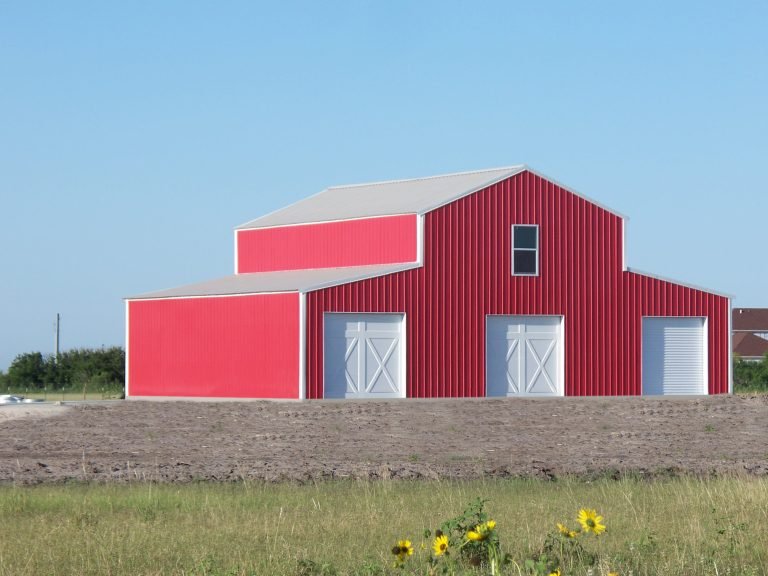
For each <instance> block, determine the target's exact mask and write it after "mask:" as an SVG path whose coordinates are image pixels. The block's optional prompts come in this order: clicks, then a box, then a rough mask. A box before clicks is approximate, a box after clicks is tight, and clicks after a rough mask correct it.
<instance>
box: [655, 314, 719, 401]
mask: <svg viewBox="0 0 768 576" xmlns="http://www.w3.org/2000/svg"><path fill="white" fill-rule="evenodd" d="M674 319H683V320H691V319H696V320H701V321H702V322H701V354H702V356H701V363H702V369H701V379H702V383H701V391H700V392H699V393H698V394H685V396H709V318H708V317H707V316H696V315H693V316H663V315H647V316H641V317H640V395H641V396H662V397H663V396H675V394H663V393H662V394H647V393H646V391H645V384H644V381H645V361H644V357H645V321H646V320H674ZM662 388H663V386H662Z"/></svg>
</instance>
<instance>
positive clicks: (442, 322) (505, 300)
mask: <svg viewBox="0 0 768 576" xmlns="http://www.w3.org/2000/svg"><path fill="white" fill-rule="evenodd" d="M513 224H538V226H539V246H540V251H539V275H538V276H527V277H521V276H512V274H511V260H512V254H511V230H512V225H513ZM622 225H623V222H622V220H621V218H620V217H619V216H617V215H615V214H612V213H611V212H608V211H606V210H605V209H603V208H601V207H599V206H597V205H595V204H593V203H592V202H589V201H588V200H585V199H584V198H581V197H579V196H576V195H575V194H573V193H571V192H569V191H568V190H565V189H564V188H561V187H559V186H557V185H556V184H554V183H552V182H549V181H547V180H544V179H543V178H540V177H539V176H537V175H535V174H533V173H531V172H527V171H526V172H522V173H520V174H518V175H515V176H513V177H511V178H508V179H506V180H503V181H502V182H499V183H497V184H494V185H492V186H489V187H488V188H485V189H483V190H480V191H478V192H477V193H474V194H470V195H469V196H466V197H464V198H461V199H459V200H457V201H455V202H452V203H450V204H447V205H445V206H442V207H441V208H438V209H436V210H434V211H432V212H429V213H428V214H426V215H425V217H424V265H423V266H422V267H420V268H416V269H413V270H408V271H405V272H398V273H394V274H389V275H387V276H382V277H378V278H372V279H368V280H362V281H359V282H353V283H350V284H345V285H342V286H335V287H331V288H326V289H323V290H317V291H315V292H310V293H309V294H307V397H308V398H322V397H323V315H324V313H326V312H398V313H405V315H406V327H407V328H406V329H407V350H406V363H407V364H406V374H407V376H406V377H407V395H408V396H409V397H419V398H422V397H447V396H484V395H485V353H486V342H485V322H486V316H487V315H488V314H510V315H525V314H545V315H561V316H564V318H565V320H564V346H565V348H564V351H565V394H566V395H567V396H590V395H606V396H609V395H610V396H612V395H636V394H640V393H641V392H642V390H641V382H642V380H641V364H642V353H641V352H642V351H641V344H642V333H641V331H642V317H643V316H645V315H670V316H704V317H706V318H707V325H708V330H709V338H708V345H709V354H708V357H709V393H710V394H722V393H726V392H728V361H729V350H728V346H729V343H728V314H729V312H728V299H727V298H725V297H723V296H718V295H715V294H712V293H709V292H704V291H702V290H696V289H693V288H687V287H684V286H680V285H678V284H673V283H670V282H665V281H663V280H657V279H654V278H649V277H647V276H642V275H638V274H634V273H630V272H625V271H624V270H623V269H622V241H623V240H622Z"/></svg>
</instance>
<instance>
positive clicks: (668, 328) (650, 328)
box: [642, 317, 707, 395]
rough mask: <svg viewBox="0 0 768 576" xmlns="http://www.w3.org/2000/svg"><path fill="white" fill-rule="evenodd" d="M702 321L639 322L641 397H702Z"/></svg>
mask: <svg viewBox="0 0 768 576" xmlns="http://www.w3.org/2000/svg"><path fill="white" fill-rule="evenodd" d="M704 326H705V323H704V318H698V317H650V318H643V364H642V381H643V394H648V395H651V394H706V393H707V350H706V338H705V330H704Z"/></svg>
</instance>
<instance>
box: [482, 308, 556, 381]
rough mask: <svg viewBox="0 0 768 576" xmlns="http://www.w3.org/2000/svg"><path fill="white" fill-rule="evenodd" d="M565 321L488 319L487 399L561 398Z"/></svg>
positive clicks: (539, 318) (511, 317) (504, 317)
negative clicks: (495, 397)
mask: <svg viewBox="0 0 768 576" xmlns="http://www.w3.org/2000/svg"><path fill="white" fill-rule="evenodd" d="M561 326H562V317H560V316H488V319H487V323H486V395H487V396H562V395H563V376H562V374H563V366H562V358H563V356H562V330H561Z"/></svg>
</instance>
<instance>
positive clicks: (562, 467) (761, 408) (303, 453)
mask: <svg viewBox="0 0 768 576" xmlns="http://www.w3.org/2000/svg"><path fill="white" fill-rule="evenodd" d="M14 411H15V412H14ZM621 472H632V473H636V474H640V475H647V476H655V475H664V476H666V475H677V474H687V473H690V474H696V475H720V474H730V473H737V474H750V475H766V474H768V396H718V397H705V398H693V399H690V398H685V399H683V398H665V399H659V398H557V399H535V400H527V399H441V400H399V401H311V402H221V403H210V402H180V401H175V402H174V401H172V402H140V401H116V402H102V403H90V404H73V405H65V406H63V407H61V406H53V405H45V406H42V405H41V406H25V407H19V406H0V482H2V483H12V482H13V483H23V484H33V483H40V482H65V481H72V480H76V481H97V482H130V481H137V480H151V481H158V482H189V481H197V480H213V481H225V482H228V481H240V480H243V479H249V480H256V479H262V480H266V481H270V482H271V481H299V482H305V481H312V480H322V479H332V478H370V479H376V478H479V477H505V476H527V477H540V478H547V477H548V478H552V477H557V476H561V475H565V474H577V475H586V476H592V475H595V476H600V475H604V474H608V475H613V474H618V473H621Z"/></svg>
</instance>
